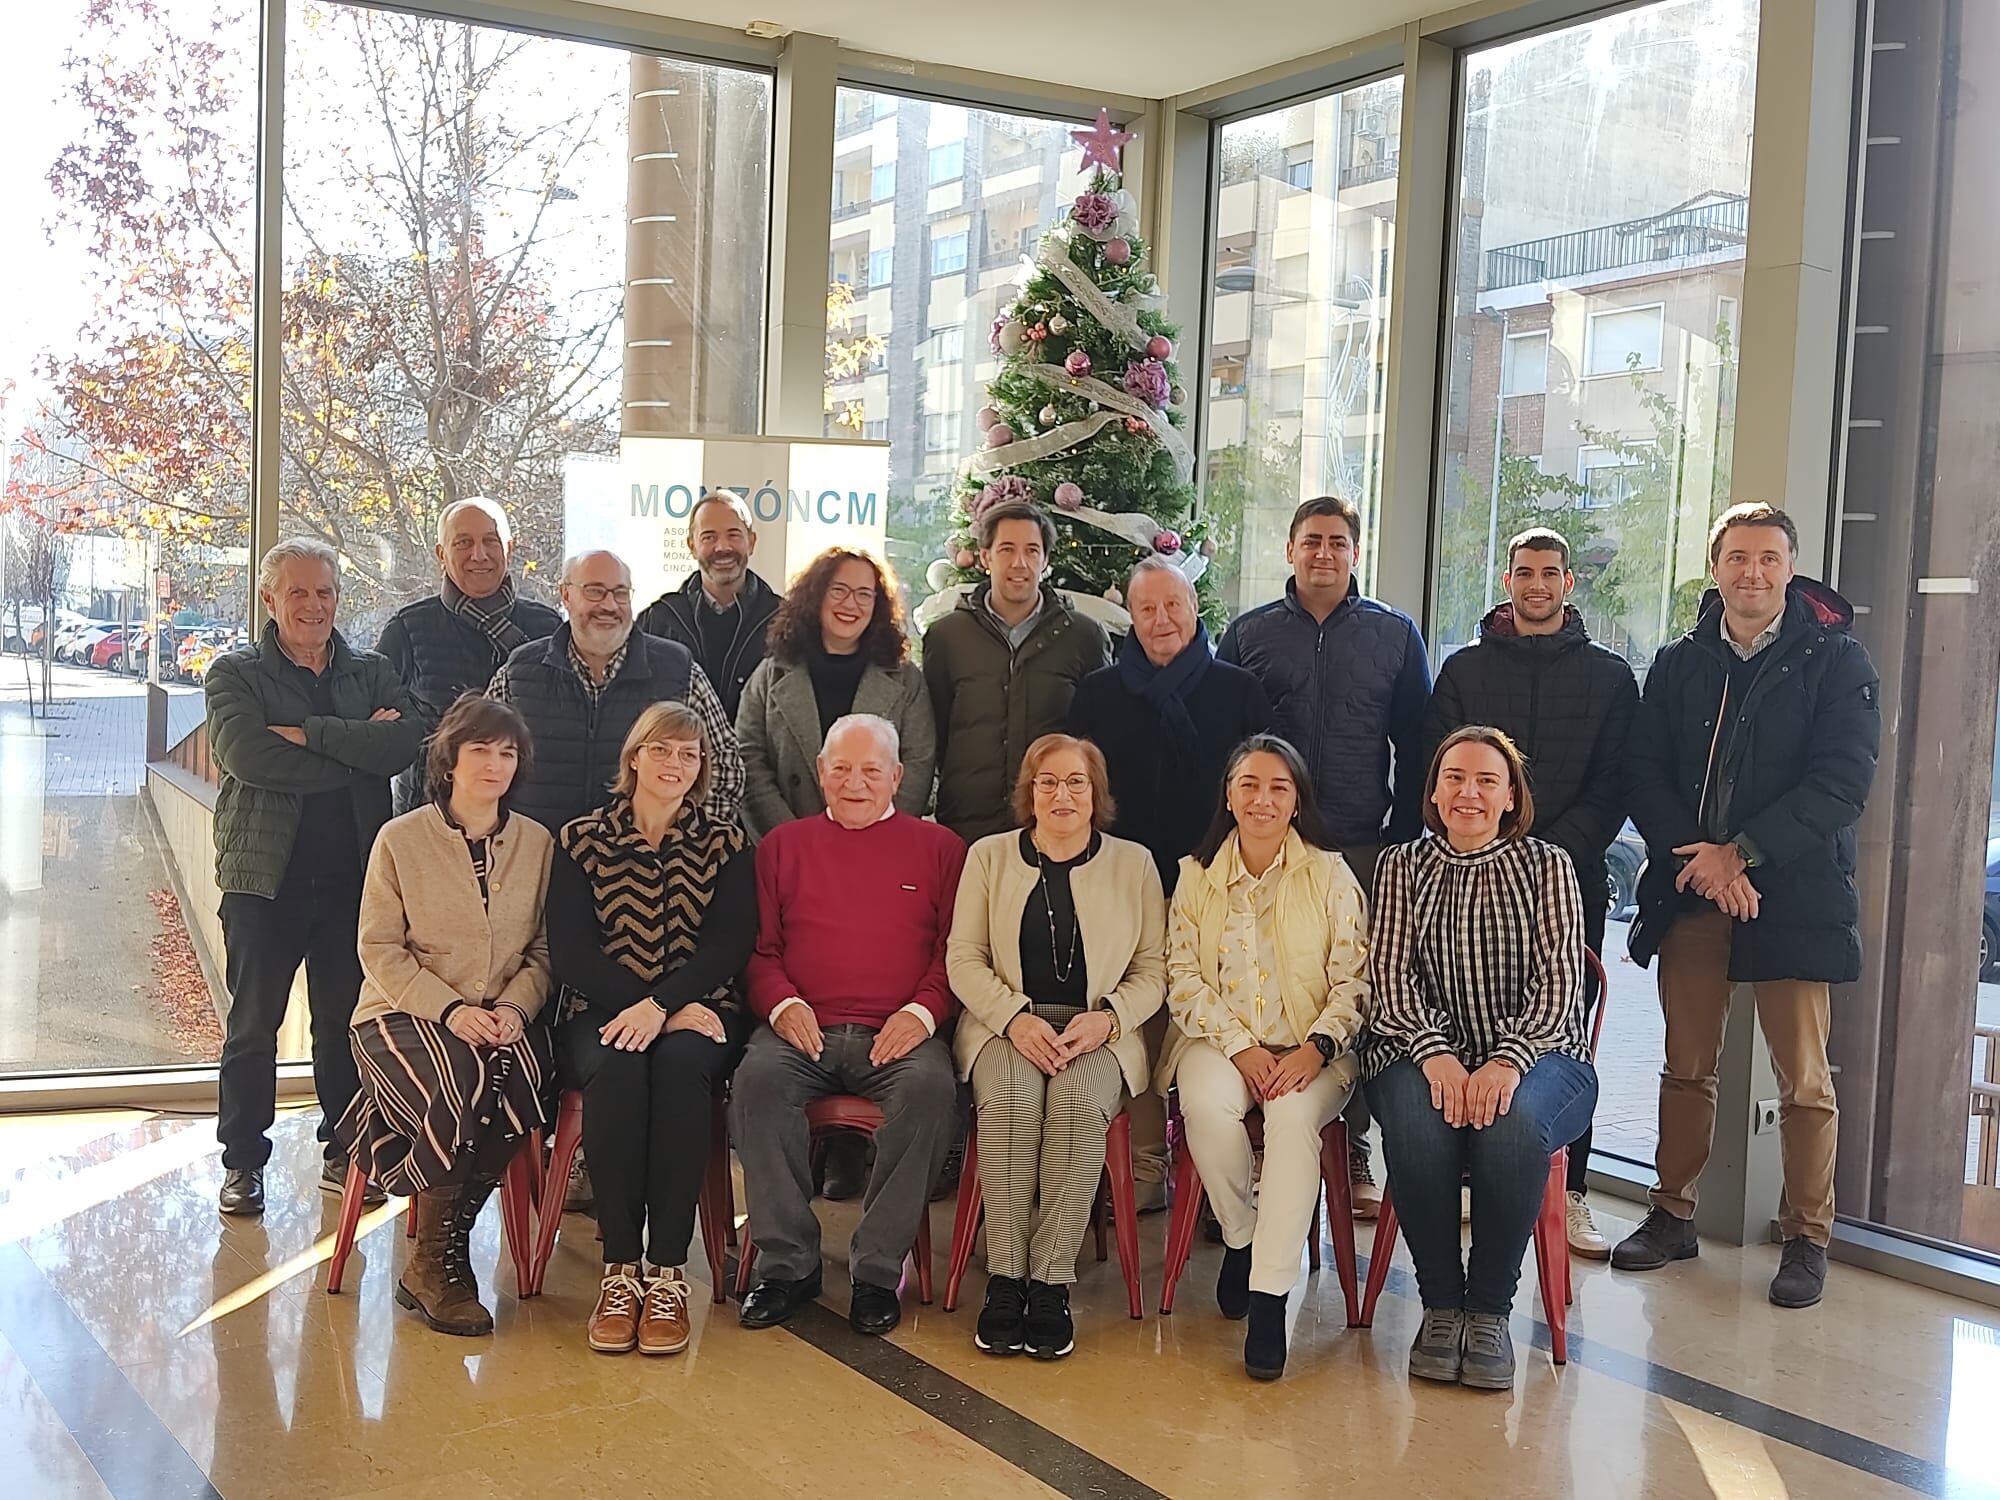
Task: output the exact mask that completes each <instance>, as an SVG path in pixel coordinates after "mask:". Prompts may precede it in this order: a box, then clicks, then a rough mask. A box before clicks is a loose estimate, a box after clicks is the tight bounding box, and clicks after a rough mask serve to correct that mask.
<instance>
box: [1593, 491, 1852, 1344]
mask: <svg viewBox="0 0 2000 1500" xmlns="http://www.w3.org/2000/svg"><path fill="white" fill-rule="evenodd" d="M1797 552H1798V530H1797V528H1796V527H1794V526H1793V524H1792V521H1791V518H1790V517H1789V516H1787V515H1786V514H1785V513H1784V512H1783V511H1781V510H1775V509H1773V508H1772V507H1770V506H1768V505H1738V506H1734V507H1732V508H1731V509H1729V510H1727V511H1724V512H1723V514H1722V516H1721V518H1720V519H1719V520H1718V521H1717V522H1716V523H1715V527H1714V530H1713V531H1711V532H1710V534H1709V544H1708V557H1709V568H1710V571H1711V573H1712V574H1713V575H1714V578H1715V585H1716V586H1715V588H1714V589H1713V590H1711V591H1710V592H1709V594H1708V595H1707V597H1705V598H1704V599H1703V600H1702V608H1701V618H1700V619H1699V620H1698V621H1697V622H1696V623H1695V627H1694V629H1693V630H1691V631H1689V632H1688V633H1687V634H1686V635H1685V636H1682V637H1681V638H1680V639H1679V640H1677V641H1674V642H1672V643H1671V644H1669V645H1668V646H1667V647H1666V648H1665V649H1663V650H1662V651H1661V652H1660V654H1659V655H1658V656H1657V657H1655V658H1654V659H1653V666H1652V670H1651V671H1650V672H1649V673H1648V674H1647V677H1646V691H1645V694H1644V696H1643V698H1642V699H1641V702H1640V706H1639V715H1638V719H1637V722H1636V724H1635V725H1634V729H1633V734H1632V748H1631V756H1630V762H1631V783H1630V799H1631V804H1632V816H1633V819H1634V820H1635V821H1636V822H1637V823H1638V825H1639V831H1640V832H1641V833H1643V834H1644V835H1645V836H1646V850H1647V863H1646V873H1645V875H1644V876H1643V877H1642V878H1641V880H1640V882H1639V918H1638V920H1637V921H1636V922H1635V923H1634V924H1633V927H1632V938H1631V945H1630V946H1631V952H1632V957H1633V958H1634V959H1635V960H1637V961H1638V962H1639V963H1641V964H1644V963H1648V962H1650V961H1651V960H1652V957H1653V955H1654V954H1655V953H1658V954H1659V956H1660V1002H1661V1008H1662V1009H1663V1010H1664V1011H1665V1013H1666V1020H1667V1039H1666V1054H1667V1056H1666V1066H1665V1067H1664V1068H1662V1069H1661V1072H1660V1140H1659V1146H1658V1147H1657V1149H1656V1152H1655V1156H1654V1166H1655V1170H1656V1172H1657V1174H1658V1179H1659V1180H1658V1185H1657V1186H1656V1187H1655V1188H1654V1189H1653V1193H1652V1199H1653V1209H1652V1212H1650V1213H1649V1214H1647V1215H1646V1218H1645V1222H1643V1223H1642V1224H1641V1225H1640V1226H1639V1227H1638V1229H1637V1230H1635V1231H1634V1232H1633V1233H1632V1234H1631V1235H1630V1236H1628V1237H1627V1238H1626V1239H1624V1240H1623V1241H1621V1242H1620V1243H1619V1245H1618V1248H1617V1249H1615V1250H1614V1251H1612V1253H1611V1263H1612V1264H1613V1265H1614V1266H1616V1267H1618V1268H1620V1269H1621V1270H1627V1271H1649V1270H1653V1269H1655V1268H1657V1267H1659V1266H1663V1265H1665V1264H1666V1263H1667V1262H1668V1261H1672V1260H1685V1259H1687V1258H1688V1257H1689V1256H1692V1255H1694V1254H1696V1253H1698V1251H1699V1245H1698V1243H1697V1241H1696V1239H1695V1233H1694V1225H1693V1223H1692V1222H1691V1221H1692V1220H1693V1218H1694V1209H1695V1181H1696V1179H1697V1178H1698V1177H1699V1176H1700V1175H1701V1169H1702V1167H1703V1166H1704V1165H1705V1164H1706V1163H1707V1161H1708V1154H1709V1149H1710V1145H1711V1141H1712V1137H1713V1135H1714V1131H1715V1074H1716V1064H1717V1061H1718V1059H1719V1057H1720V1055H1721V1051H1722V1036H1723V1024H1724V1022H1725V1020H1726V1019H1727V1016H1728V1011H1729V997H1730V986H1731V985H1732V984H1748V985H1750V986H1752V988H1753V989H1754V991H1755V993H1756V997H1757V1019H1758V1021H1759V1023H1760V1025H1761V1027H1762V1029H1763V1032H1764V1038H1765V1041H1766V1042H1767V1043H1768V1044H1769V1046H1770V1048H1771V1062H1772V1065H1773V1067H1774V1069H1775V1070H1776V1072H1777V1075H1778V1090H1779V1102H1778V1143H1779V1147H1780V1149H1781V1150H1782V1152H1783V1155H1784V1169H1785V1186H1784V1192H1783V1194H1782V1196H1781V1197H1780V1198H1779V1200H1778V1232H1779V1234H1780V1235H1781V1236H1782V1237H1783V1239H1784V1242H1785V1243H1784V1253H1783V1255H1782V1257H1781V1258H1780V1263H1779V1269H1778V1274H1777V1276H1776V1277H1775V1278H1774V1279H1773V1280H1772V1282H1771V1293H1770V1295H1771V1301H1772V1302H1774V1303H1776V1304H1777V1305H1778V1306H1780V1307H1810V1306H1811V1305H1812V1304H1813V1303H1815V1302H1817V1301H1819V1299H1820V1293H1821V1290H1822V1288H1823V1287H1824V1285H1825V1282H1826V1246H1827V1242H1828V1240H1829V1239H1830V1238H1831V1236H1832V1231H1833V1160H1834V1146H1835V1141H1836V1130H1837V1125H1838V1119H1839V1115H1838V1110H1837V1108H1836V1105H1835V1102H1834V1093H1833V1074H1832V1070H1831V1068H1829V1066H1828V1064H1827V1056H1826V1040H1827V1025H1828V995H1827V987H1828V986H1829V985H1831V984H1842V983H1846V982H1849V981H1851V980H1854V979H1856V978H1858V977H1859V976H1860V973H1861V934H1860V920H1861V903H1860V896H1859V894H1858V892H1857V891H1856V889H1855V883H1854V825H1855V823H1856V822H1857V821H1858V820H1859V819H1860V817H1861V808H1862V804H1863V803H1864V802H1865V801H1866V799H1867V796H1868V788H1869V784H1870V783H1871V782H1872V781H1873V780H1874V776H1875V757H1876V753H1877V750H1878V748H1879V746H1880V742H1881V734H1882V715H1881V705H1880V701H1879V700H1880V688H1879V683H1878V681H1877V679H1876V675H1875V668H1874V666H1873V664H1872V663H1871V662H1870V661H1869V660H1868V653H1867V652H1866V651H1865V650H1863V649H1862V646H1861V643H1860V642H1859V641H1857V640H1855V639H1854V638H1853V636H1851V635H1850V634H1848V627H1849V626H1850V625H1851V624H1852V623H1853V620H1854V611H1853V609H1852V607H1851V606H1850V605H1849V604H1848V603H1847V601H1846V600H1844V599H1842V598H1841V597H1840V596H1839V595H1838V594H1836V593H1835V592H1834V591H1833V590H1832V589H1830V588H1828V587H1827V586H1826V585H1825V584H1822V583H1819V582H1816V581H1815V580H1813V579H1810V578H1801V577H1798V576H1797V575H1796V574H1795V573H1794V571H1793V569H1794V566H1795V559H1796V557H1797Z"/></svg>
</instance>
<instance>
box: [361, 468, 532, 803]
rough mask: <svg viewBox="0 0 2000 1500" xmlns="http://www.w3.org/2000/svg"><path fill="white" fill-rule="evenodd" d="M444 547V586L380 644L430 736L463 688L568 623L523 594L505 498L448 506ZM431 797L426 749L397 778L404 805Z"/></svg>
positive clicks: (398, 618)
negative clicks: (517, 586)
mask: <svg viewBox="0 0 2000 1500" xmlns="http://www.w3.org/2000/svg"><path fill="white" fill-rule="evenodd" d="M436 550H437V561H438V567H439V568H440V569H441V570H442V572H443V575H444V577H443V582H442V583H440V584H439V586H438V591H437V592H436V593H435V594H433V595H431V596H430V597H429V598H427V599H419V600H417V601H416V602H415V603H414V604H406V605H404V606H403V607H402V608H401V609H399V610H397V611H396V612H395V614H393V615H391V616H390V617H389V623H388V624H387V625H384V626H383V627H382V637H381V639H380V640H378V641H376V643H375V649H376V650H377V651H378V652H380V653H381V654H382V655H383V656H386V657H388V658H389V664H390V665H391V666H393V667H394V668H395V669H396V671H397V674H398V675H399V676H401V677H402V679H403V682H404V684H405V685H406V686H408V688H409V690H410V696H411V697H413V698H414V699H416V702H417V710H418V712H419V713H420V714H421V715H422V718H423V730H424V734H425V736H426V737H427V738H428V737H429V735H430V734H431V733H432V732H433V731H434V730H436V728H437V726H438V720H439V719H442V718H443V717H444V712H445V710H446V709H448V708H450V707H451V706H452V704H453V703H455V702H457V701H458V695H459V694H460V693H464V692H467V691H472V692H479V691H483V690H484V689H485V687H486V684H487V683H488V682H490V681H492V679H493V673H494V671H495V669H497V668H498V667H499V665H500V664H501V663H502V662H504V661H505V660H506V659H507V658H508V657H509V656H512V655H513V654H514V652H515V651H517V650H518V649H520V648H521V647H522V646H525V645H527V643H528V642H529V641H536V640H541V639H543V638H544V637H546V636H550V635H553V634H555V629H556V626H558V625H560V624H561V623H562V616H560V615H558V614H557V613H556V612H555V611H554V610H552V609H550V608H549V607H548V606H547V605H546V604H537V603H535V602H534V601H533V600H532V599H522V598H519V597H518V596H517V595H516V594H515V592H514V575H513V574H512V573H511V572H509V571H508V564H509V563H510V562H511V561H512V559H513V556H514V534H513V530H512V528H510V527H509V526H508V524H507V512H506V511H504V510H502V509H501V508H500V504H499V502H498V501H496V500H487V499H483V498H480V497H476V496H475V497H474V498H472V499H470V500H460V501H458V502H457V503H456V504H454V505H447V506H446V507H445V508H444V514H443V515H441V516H439V517H438V529H437V549H436ZM429 798H430V791H429V788H427V787H426V786H425V785H424V756H423V752H422V751H421V750H420V751H419V752H418V754H417V759H416V762H415V763H414V764H413V765H411V766H409V767H407V768H406V769H404V770H403V771H402V772H400V773H399V774H398V775H397V777H396V811H397V812H398V813H406V812H408V811H409V810H410V809H411V808H413V807H417V806H420V805H422V804H423V803H424V802H426V801H428V800H429Z"/></svg>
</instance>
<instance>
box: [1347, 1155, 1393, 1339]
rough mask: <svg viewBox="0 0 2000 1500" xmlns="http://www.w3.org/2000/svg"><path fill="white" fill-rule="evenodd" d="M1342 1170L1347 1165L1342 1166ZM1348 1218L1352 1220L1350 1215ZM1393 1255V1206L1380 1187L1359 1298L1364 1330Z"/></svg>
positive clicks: (1385, 1189)
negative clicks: (1364, 1284) (1379, 1204)
mask: <svg viewBox="0 0 2000 1500" xmlns="http://www.w3.org/2000/svg"><path fill="white" fill-rule="evenodd" d="M1341 1170H1342V1171H1343V1172H1344V1171H1346V1170H1347V1164H1346V1163H1345V1162H1342V1163H1341ZM1350 1217H1352V1216H1351V1215H1350ZM1395 1253H1396V1206H1395V1204H1394V1202H1392V1201H1391V1199H1390V1197H1389V1184H1388V1183H1387V1182H1384V1183H1383V1184H1382V1212H1381V1213H1380V1214H1379V1215H1377V1217H1376V1219H1375V1242H1374V1243H1373V1244H1372V1245H1370V1246H1369V1247H1368V1285H1367V1288H1366V1289H1365V1290H1364V1291H1363V1292H1362V1294H1361V1323H1360V1326H1361V1327H1363V1328H1372V1327H1374V1326H1375V1304H1376V1303H1377V1302H1378V1301H1380V1300H1381V1297H1382V1288H1383V1287H1384V1286H1386V1285H1388V1282H1389V1260H1390V1258H1391V1257H1392V1256H1393V1255H1394V1254H1395Z"/></svg>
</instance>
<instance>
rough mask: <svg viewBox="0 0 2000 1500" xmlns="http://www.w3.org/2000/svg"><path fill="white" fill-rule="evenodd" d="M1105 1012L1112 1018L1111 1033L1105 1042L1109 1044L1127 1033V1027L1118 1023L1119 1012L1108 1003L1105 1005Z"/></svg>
mask: <svg viewBox="0 0 2000 1500" xmlns="http://www.w3.org/2000/svg"><path fill="white" fill-rule="evenodd" d="M1104 1014H1105V1015H1107V1016H1109V1017H1110V1018H1111V1032H1110V1035H1108V1036H1106V1037H1105V1038H1104V1041H1105V1044H1106V1045H1107V1046H1108V1045H1110V1044H1111V1043H1112V1042H1115V1041H1117V1040H1118V1038H1119V1037H1121V1036H1123V1035H1124V1034H1125V1028H1124V1027H1123V1026H1120V1025H1119V1024H1118V1012H1117V1011H1115V1010H1113V1009H1112V1008H1111V1007H1110V1006H1108V1005H1107V1006H1105V1007H1104Z"/></svg>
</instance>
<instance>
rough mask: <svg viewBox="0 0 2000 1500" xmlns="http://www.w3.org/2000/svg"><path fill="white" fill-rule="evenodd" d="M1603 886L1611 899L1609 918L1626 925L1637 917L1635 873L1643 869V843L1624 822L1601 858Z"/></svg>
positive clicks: (1628, 821) (1637, 833)
mask: <svg viewBox="0 0 2000 1500" xmlns="http://www.w3.org/2000/svg"><path fill="white" fill-rule="evenodd" d="M1604 865H1605V884H1606V885H1607V886H1608V888H1609V890H1610V895H1611V909H1610V917H1611V920H1612V921H1614V922H1629V921H1631V920H1632V918H1633V917H1635V916H1637V915H1638V913H1639V872H1640V871H1641V870H1643V869H1645V868H1646V841H1645V840H1644V839H1642V838H1640V837H1639V830H1638V829H1636V828H1634V827H1633V826H1632V820H1631V819H1630V818H1627V819H1626V820H1625V826H1624V827H1622V828H1620V829H1619V830H1618V837H1617V838H1615V839H1613V840H1612V841H1611V847H1610V848H1609V849H1607V850H1606V851H1605V854H1604Z"/></svg>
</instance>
